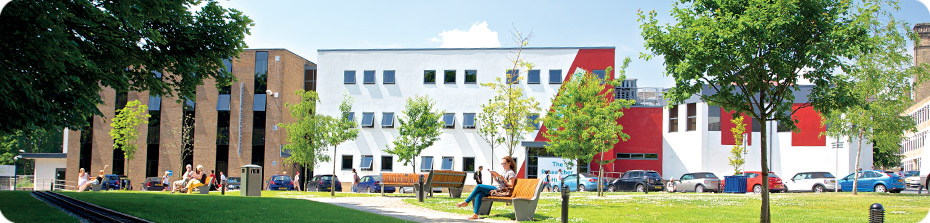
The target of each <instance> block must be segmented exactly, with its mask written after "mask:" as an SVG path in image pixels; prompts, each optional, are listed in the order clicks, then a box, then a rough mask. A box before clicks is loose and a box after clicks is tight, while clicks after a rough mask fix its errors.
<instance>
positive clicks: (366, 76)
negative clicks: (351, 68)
mask: <svg viewBox="0 0 930 223" xmlns="http://www.w3.org/2000/svg"><path fill="white" fill-rule="evenodd" d="M362 78H363V79H362V81H363V82H364V83H365V84H374V83H375V71H373V70H366V71H363V72H362Z"/></svg>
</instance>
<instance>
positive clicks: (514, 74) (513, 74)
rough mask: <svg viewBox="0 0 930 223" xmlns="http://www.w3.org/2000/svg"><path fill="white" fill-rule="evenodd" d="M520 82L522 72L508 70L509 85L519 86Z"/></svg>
mask: <svg viewBox="0 0 930 223" xmlns="http://www.w3.org/2000/svg"><path fill="white" fill-rule="evenodd" d="M519 82H520V70H507V83H509V84H518V83H519Z"/></svg>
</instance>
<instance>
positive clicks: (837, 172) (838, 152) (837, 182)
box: [833, 138, 840, 192]
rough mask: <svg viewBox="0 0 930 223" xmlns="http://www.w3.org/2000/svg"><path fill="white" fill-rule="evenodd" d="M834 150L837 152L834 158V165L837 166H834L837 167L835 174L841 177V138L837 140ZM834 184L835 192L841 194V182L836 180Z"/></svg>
mask: <svg viewBox="0 0 930 223" xmlns="http://www.w3.org/2000/svg"><path fill="white" fill-rule="evenodd" d="M833 149H834V150H836V157H834V159H833V160H834V163H835V164H836V165H834V166H836V172H835V173H836V174H837V175H839V174H840V138H836V144H834V145H833ZM833 178H836V176H834V177H833ZM834 182H835V183H833V192H840V181H839V180H836V179H834Z"/></svg>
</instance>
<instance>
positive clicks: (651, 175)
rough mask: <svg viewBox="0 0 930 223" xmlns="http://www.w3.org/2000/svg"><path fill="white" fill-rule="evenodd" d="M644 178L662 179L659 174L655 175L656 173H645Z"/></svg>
mask: <svg viewBox="0 0 930 223" xmlns="http://www.w3.org/2000/svg"><path fill="white" fill-rule="evenodd" d="M646 176H647V177H658V178H662V176H659V173H656V172H646Z"/></svg>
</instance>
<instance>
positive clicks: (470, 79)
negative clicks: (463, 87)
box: [465, 70, 478, 84]
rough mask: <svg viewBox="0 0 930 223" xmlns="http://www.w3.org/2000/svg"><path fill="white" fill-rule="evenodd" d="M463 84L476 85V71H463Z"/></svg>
mask: <svg viewBox="0 0 930 223" xmlns="http://www.w3.org/2000/svg"><path fill="white" fill-rule="evenodd" d="M465 83H466V84H476V83H478V71H477V70H465Z"/></svg>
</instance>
